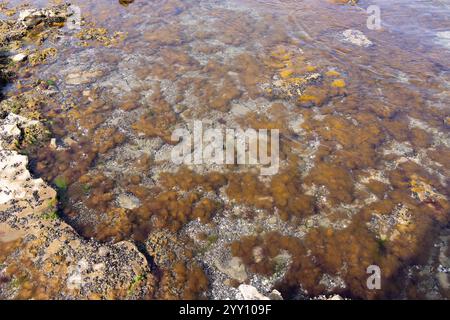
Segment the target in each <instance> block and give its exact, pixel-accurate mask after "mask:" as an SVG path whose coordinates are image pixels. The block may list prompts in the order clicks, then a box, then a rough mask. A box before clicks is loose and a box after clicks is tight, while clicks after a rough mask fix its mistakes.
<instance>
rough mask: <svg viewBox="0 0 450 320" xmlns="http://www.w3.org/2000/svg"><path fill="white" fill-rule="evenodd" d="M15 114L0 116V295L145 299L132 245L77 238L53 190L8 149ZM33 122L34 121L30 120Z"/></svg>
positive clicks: (146, 274) (147, 278)
mask: <svg viewBox="0 0 450 320" xmlns="http://www.w3.org/2000/svg"><path fill="white" fill-rule="evenodd" d="M34 122H35V121H29V120H28V121H27V120H26V119H25V118H23V117H20V116H17V115H8V117H6V119H4V120H0V128H1V130H0V131H1V135H0V168H1V174H0V257H1V258H0V259H1V261H0V262H1V263H2V265H3V266H4V269H3V270H0V272H1V274H2V276H3V277H5V279H6V281H5V282H2V283H1V284H0V297H2V298H7V299H12V298H20V299H30V298H37V299H52V298H54V299H80V298H90V299H105V298H109V299H112V298H146V297H151V296H152V294H153V285H154V281H153V276H152V275H151V273H150V269H149V266H148V264H147V260H146V258H145V257H144V255H142V254H141V253H140V252H139V251H138V250H137V248H136V247H135V245H134V244H132V243H131V242H127V241H123V242H119V243H116V244H105V245H101V244H100V243H98V242H96V241H92V240H85V239H83V238H81V237H80V236H79V235H78V234H77V233H76V232H75V231H74V230H73V229H72V228H71V227H70V226H69V225H67V224H66V223H65V222H63V221H62V220H60V219H59V218H58V214H57V211H56V209H57V208H56V205H57V200H56V192H55V191H54V190H53V189H52V188H50V187H49V186H48V185H47V184H46V183H45V182H44V181H43V180H42V179H36V178H33V177H32V176H31V174H30V172H29V171H28V168H27V166H28V159H27V157H26V156H24V155H21V154H19V153H18V152H17V151H14V150H11V149H10V144H9V141H11V140H14V139H17V138H18V137H19V135H20V130H19V129H18V127H17V126H18V125H20V124H21V125H24V124H25V125H27V123H28V124H29V123H34ZM36 122H37V121H36Z"/></svg>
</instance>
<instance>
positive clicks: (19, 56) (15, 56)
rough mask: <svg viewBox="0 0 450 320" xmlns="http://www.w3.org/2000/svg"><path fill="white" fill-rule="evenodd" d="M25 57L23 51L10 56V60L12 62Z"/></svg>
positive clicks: (19, 60)
mask: <svg viewBox="0 0 450 320" xmlns="http://www.w3.org/2000/svg"><path fill="white" fill-rule="evenodd" d="M26 58H27V55H26V54H25V53H18V54H16V55H14V56H12V57H11V60H12V61H14V62H21V61H23V60H25V59H26Z"/></svg>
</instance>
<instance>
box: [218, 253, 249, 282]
mask: <svg viewBox="0 0 450 320" xmlns="http://www.w3.org/2000/svg"><path fill="white" fill-rule="evenodd" d="M215 265H216V268H217V269H218V270H219V271H220V272H223V273H225V274H226V275H227V276H229V277H230V278H233V279H235V280H237V281H239V282H244V281H245V280H247V277H248V276H247V272H246V271H245V265H244V263H243V262H242V259H241V258H238V257H233V258H232V259H231V260H230V261H227V262H225V263H222V262H220V261H216V262H215Z"/></svg>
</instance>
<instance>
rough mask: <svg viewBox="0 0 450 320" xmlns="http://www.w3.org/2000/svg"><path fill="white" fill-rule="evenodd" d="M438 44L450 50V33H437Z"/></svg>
mask: <svg viewBox="0 0 450 320" xmlns="http://www.w3.org/2000/svg"><path fill="white" fill-rule="evenodd" d="M436 43H438V44H440V45H441V46H444V47H446V48H447V49H450V31H441V32H438V33H436Z"/></svg>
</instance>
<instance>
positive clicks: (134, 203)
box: [117, 194, 141, 210]
mask: <svg viewBox="0 0 450 320" xmlns="http://www.w3.org/2000/svg"><path fill="white" fill-rule="evenodd" d="M117 201H118V202H119V205H120V207H121V208H124V209H130V210H132V209H136V208H137V207H139V206H140V205H141V202H140V201H139V199H138V198H136V197H134V196H131V195H126V194H121V195H119V197H118V198H117Z"/></svg>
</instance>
